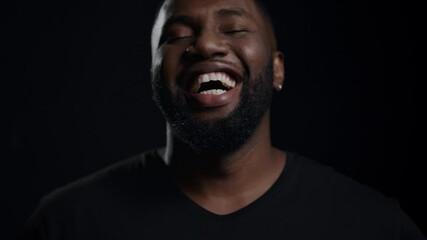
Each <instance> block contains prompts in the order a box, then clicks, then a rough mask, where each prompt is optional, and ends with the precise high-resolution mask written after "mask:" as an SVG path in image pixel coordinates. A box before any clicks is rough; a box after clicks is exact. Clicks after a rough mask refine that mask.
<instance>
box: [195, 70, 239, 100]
mask: <svg viewBox="0 0 427 240" xmlns="http://www.w3.org/2000/svg"><path fill="white" fill-rule="evenodd" d="M235 87H236V80H234V79H233V78H232V77H231V76H230V75H228V74H227V73H225V72H211V73H205V74H200V75H199V76H197V77H196V81H194V85H193V86H192V87H191V92H192V93H198V94H205V95H221V94H224V93H226V92H228V91H230V90H231V89H233V88H235Z"/></svg>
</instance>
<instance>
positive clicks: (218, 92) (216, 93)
mask: <svg viewBox="0 0 427 240" xmlns="http://www.w3.org/2000/svg"><path fill="white" fill-rule="evenodd" d="M226 92H227V91H225V90H222V89H214V90H207V91H203V92H200V94H205V95H221V94H224V93H226Z"/></svg>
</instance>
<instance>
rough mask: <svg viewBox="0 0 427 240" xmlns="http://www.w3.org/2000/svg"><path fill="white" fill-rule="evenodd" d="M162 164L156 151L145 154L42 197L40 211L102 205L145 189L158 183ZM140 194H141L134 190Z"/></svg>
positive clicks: (162, 168)
mask: <svg viewBox="0 0 427 240" xmlns="http://www.w3.org/2000/svg"><path fill="white" fill-rule="evenodd" d="M164 167H165V166H164V163H163V161H162V159H161V158H160V157H159V155H158V154H157V153H156V150H150V151H146V152H144V153H141V154H138V155H135V156H133V157H130V158H128V159H124V160H122V161H119V162H118V163H116V164H113V165H110V166H108V167H105V168H103V169H101V170H98V171H97V172H95V173H92V174H90V175H88V176H86V177H83V178H81V179H78V180H76V181H74V182H72V183H69V184H67V185H65V186H63V187H61V188H58V189H56V190H54V191H53V192H51V193H49V194H47V195H46V196H44V197H43V198H42V200H41V204H40V207H42V208H49V209H55V208H64V206H81V205H89V204H97V203H99V202H100V201H102V202H105V201H106V200H107V199H109V198H111V197H114V196H129V195H131V194H135V192H136V189H139V190H144V189H145V190H147V191H149V190H150V189H152V188H154V185H156V184H158V182H156V181H155V180H154V178H156V177H160V176H159V174H158V172H162V171H163V170H164ZM138 193H141V191H138Z"/></svg>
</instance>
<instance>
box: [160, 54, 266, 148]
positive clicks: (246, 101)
mask: <svg viewBox="0 0 427 240" xmlns="http://www.w3.org/2000/svg"><path fill="white" fill-rule="evenodd" d="M160 72H161V71H160V67H159V68H157V69H154V71H153V79H152V88H153V99H154V101H155V102H156V104H157V105H158V106H159V108H160V110H161V111H162V113H163V115H164V116H165V118H166V121H167V122H168V123H169V124H170V126H171V129H172V131H173V134H174V135H175V136H176V137H178V139H179V140H180V141H181V142H183V143H184V144H185V145H187V146H188V147H189V148H190V149H192V151H193V152H194V153H196V154H203V155H214V156H221V155H222V156H223V155H226V154H229V153H231V152H233V151H235V150H237V149H238V148H239V147H241V146H242V145H243V144H244V143H245V142H247V141H248V139H249V138H250V137H251V135H252V134H253V132H254V131H255V129H256V128H257V126H258V125H259V123H260V121H261V119H262V117H263V116H264V114H265V113H266V111H267V110H268V109H269V107H270V103H271V99H272V97H273V63H272V62H270V63H269V64H268V65H267V66H266V67H265V68H264V71H263V73H262V74H260V75H259V76H257V77H256V78H255V79H249V78H246V79H245V80H244V81H243V85H242V91H241V95H240V102H239V104H238V106H237V107H236V109H234V110H233V111H232V112H231V113H230V114H229V115H228V116H227V117H225V118H221V119H217V120H207V121H202V120H197V119H194V117H193V116H192V111H193V110H191V109H190V107H189V106H188V104H187V102H186V100H185V97H184V96H182V95H179V96H173V95H172V94H171V92H170V91H169V90H168V89H167V88H166V87H165V85H164V83H163V81H162V77H161V73H160Z"/></svg>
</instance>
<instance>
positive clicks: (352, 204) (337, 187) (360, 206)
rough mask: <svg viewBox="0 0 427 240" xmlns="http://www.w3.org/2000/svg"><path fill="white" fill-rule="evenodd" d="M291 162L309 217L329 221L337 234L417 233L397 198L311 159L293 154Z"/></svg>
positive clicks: (392, 236) (389, 235) (296, 189)
mask: <svg viewBox="0 0 427 240" xmlns="http://www.w3.org/2000/svg"><path fill="white" fill-rule="evenodd" d="M290 160H291V161H293V162H294V163H293V164H294V167H293V169H294V173H293V174H295V176H294V178H295V183H294V186H293V192H294V193H295V196H297V197H296V198H297V199H299V201H301V202H303V204H302V205H301V206H302V208H304V209H307V210H306V211H307V215H311V216H312V217H315V218H319V219H322V221H325V224H326V225H327V226H330V227H331V228H333V229H334V233H339V232H343V233H348V232H357V234H360V236H364V235H363V234H364V232H366V233H369V234H374V235H375V234H377V235H375V236H377V238H376V239H383V238H384V237H385V238H387V239H398V238H396V236H402V235H405V231H407V229H412V231H411V232H416V230H417V228H416V226H415V224H414V223H413V222H412V221H411V219H409V217H408V216H407V215H406V214H405V213H404V212H403V211H402V209H401V207H400V204H399V202H398V200H397V199H395V198H391V197H387V196H385V195H384V194H383V193H381V192H379V191H377V190H375V189H373V188H371V187H369V186H366V185H364V184H361V183H360V182H358V181H356V180H355V179H352V178H350V177H348V176H346V175H344V174H342V173H339V172H337V171H336V170H334V169H333V168H332V167H330V166H326V165H323V164H320V163H318V162H316V161H314V160H311V159H309V158H306V157H302V156H300V155H298V154H294V153H290ZM303 211H305V210H303ZM326 229H328V227H326ZM357 234H356V235H357ZM405 236H406V235H405ZM399 239H400V238H399ZM414 239H418V238H414Z"/></svg>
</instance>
